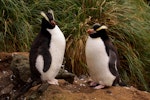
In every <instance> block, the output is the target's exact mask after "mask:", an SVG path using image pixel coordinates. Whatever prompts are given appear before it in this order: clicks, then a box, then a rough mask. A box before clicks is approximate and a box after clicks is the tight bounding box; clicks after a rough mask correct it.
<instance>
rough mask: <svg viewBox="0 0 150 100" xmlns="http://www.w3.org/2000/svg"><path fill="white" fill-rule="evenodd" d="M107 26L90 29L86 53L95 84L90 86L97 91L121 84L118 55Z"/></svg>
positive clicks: (96, 26) (92, 83)
mask: <svg viewBox="0 0 150 100" xmlns="http://www.w3.org/2000/svg"><path fill="white" fill-rule="evenodd" d="M107 29H108V28H107V26H105V25H100V24H98V23H96V24H94V25H93V28H92V29H88V31H87V33H88V34H89V36H88V39H87V41H86V47H85V53H86V61H87V66H88V69H89V74H90V76H91V78H92V80H93V81H94V82H91V83H90V86H92V87H94V88H95V89H100V88H105V87H109V86H113V85H116V84H117V83H120V78H119V73H118V70H117V67H118V66H119V58H118V53H117V50H116V48H115V47H114V45H113V44H112V42H111V40H110V38H109V37H108V35H107V34H108V30H107Z"/></svg>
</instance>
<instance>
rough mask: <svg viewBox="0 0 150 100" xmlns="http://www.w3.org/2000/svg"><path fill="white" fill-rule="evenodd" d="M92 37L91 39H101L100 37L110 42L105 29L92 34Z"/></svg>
mask: <svg viewBox="0 0 150 100" xmlns="http://www.w3.org/2000/svg"><path fill="white" fill-rule="evenodd" d="M90 37H91V38H99V37H100V38H101V39H102V40H103V41H106V40H109V37H108V35H107V33H106V30H104V29H103V30H100V31H98V32H96V33H93V34H90Z"/></svg>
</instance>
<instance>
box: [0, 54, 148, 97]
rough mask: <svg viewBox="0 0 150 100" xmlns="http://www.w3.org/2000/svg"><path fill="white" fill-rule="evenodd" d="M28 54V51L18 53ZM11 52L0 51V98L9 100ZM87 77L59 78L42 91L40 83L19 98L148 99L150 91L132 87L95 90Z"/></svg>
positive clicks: (11, 86)
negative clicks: (69, 79) (68, 80)
mask: <svg viewBox="0 0 150 100" xmlns="http://www.w3.org/2000/svg"><path fill="white" fill-rule="evenodd" d="M18 54H21V55H24V56H28V53H18ZM11 61H12V53H0V100H11V99H12V97H11V96H10V93H11V92H12V89H13V87H14V86H13V85H12V83H11V79H10V77H11V75H12V71H11V70H10V68H9V67H10V64H11ZM89 80H90V78H89V77H87V76H85V75H82V76H81V77H80V78H79V77H75V78H74V82H73V84H70V83H68V82H67V81H65V80H63V79H59V85H49V86H48V88H47V89H44V91H43V92H39V91H38V89H39V87H40V85H38V86H34V87H32V88H31V89H30V90H29V91H28V92H27V93H26V94H24V96H22V98H20V99H19V100H150V93H148V92H146V91H140V90H138V89H136V88H134V87H132V86H131V87H120V86H114V87H110V88H106V89H99V90H95V89H93V88H91V87H89V85H88V81H89Z"/></svg>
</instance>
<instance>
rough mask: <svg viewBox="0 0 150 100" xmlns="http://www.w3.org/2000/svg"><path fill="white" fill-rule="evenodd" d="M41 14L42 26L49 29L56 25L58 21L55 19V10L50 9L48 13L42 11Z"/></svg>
mask: <svg viewBox="0 0 150 100" xmlns="http://www.w3.org/2000/svg"><path fill="white" fill-rule="evenodd" d="M41 15H42V16H43V19H42V27H44V28H48V29H53V28H54V27H55V25H56V23H55V21H54V20H55V19H54V14H53V11H52V10H49V11H48V12H47V13H44V12H43V11H42V12H41Z"/></svg>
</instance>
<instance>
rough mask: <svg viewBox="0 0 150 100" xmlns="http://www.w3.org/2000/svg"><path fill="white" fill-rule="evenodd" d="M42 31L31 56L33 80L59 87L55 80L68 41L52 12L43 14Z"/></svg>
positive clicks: (35, 41) (34, 44) (36, 39)
mask: <svg viewBox="0 0 150 100" xmlns="http://www.w3.org/2000/svg"><path fill="white" fill-rule="evenodd" d="M41 15H42V16H43V17H44V18H43V19H42V24H41V31H40V33H39V34H38V35H37V37H36V38H35V40H34V42H33V44H32V46H31V50H30V55H29V60H30V69H31V79H32V80H33V81H37V80H42V81H47V82H48V83H49V84H56V85H58V81H57V80H56V79H55V77H56V75H57V74H58V72H59V70H60V68H61V65H62V63H63V58H64V53H65V46H66V41H65V37H64V35H63V33H62V31H61V30H60V29H59V27H58V26H57V25H56V24H55V21H54V16H53V13H52V11H49V12H48V13H44V12H41Z"/></svg>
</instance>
